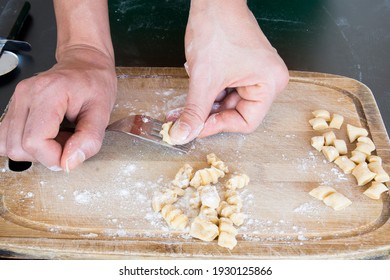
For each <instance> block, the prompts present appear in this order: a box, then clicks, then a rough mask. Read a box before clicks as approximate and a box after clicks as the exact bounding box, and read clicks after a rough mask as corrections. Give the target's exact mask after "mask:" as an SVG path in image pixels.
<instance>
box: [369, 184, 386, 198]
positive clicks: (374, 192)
mask: <svg viewBox="0 0 390 280" xmlns="http://www.w3.org/2000/svg"><path fill="white" fill-rule="evenodd" d="M388 190H389V189H388V188H387V187H386V186H385V184H383V183H380V182H372V184H371V186H370V187H369V188H368V189H367V190H366V191H365V192H364V193H363V194H365V195H366V196H368V197H369V198H371V199H379V198H380V197H381V194H382V193H384V192H386V191H388Z"/></svg>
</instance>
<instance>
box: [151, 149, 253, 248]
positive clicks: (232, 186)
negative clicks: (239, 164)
mask: <svg viewBox="0 0 390 280" xmlns="http://www.w3.org/2000/svg"><path fill="white" fill-rule="evenodd" d="M207 163H208V164H209V166H210V167H207V168H204V169H199V170H197V171H194V169H193V168H192V167H191V166H190V165H189V164H184V166H183V167H182V168H180V170H179V171H178V172H177V174H176V176H175V178H174V180H173V181H172V182H171V184H170V186H169V187H167V188H162V189H160V190H158V191H157V192H155V193H154V195H153V198H152V208H153V210H154V211H155V212H161V215H162V217H163V218H164V219H165V221H166V222H167V224H168V226H169V227H170V228H171V229H172V230H180V231H184V230H185V229H186V228H187V227H188V226H189V233H190V235H191V236H192V237H194V238H198V239H201V240H203V241H212V240H214V239H216V238H218V245H219V246H221V247H225V248H229V249H230V250H232V249H233V248H234V247H235V246H236V245H237V239H236V235H237V227H239V226H241V225H242V224H243V223H244V219H245V214H244V213H242V212H241V208H242V199H241V197H240V193H239V192H240V190H241V189H242V188H244V187H245V186H247V185H248V183H249V177H248V176H247V175H246V174H235V175H231V177H230V178H229V179H228V180H227V181H226V183H225V184H224V185H223V186H222V187H221V189H220V192H218V189H217V183H218V182H219V179H220V178H223V177H224V176H225V175H226V174H227V173H229V168H228V167H227V166H226V164H225V163H224V162H223V161H221V160H220V159H219V158H218V157H217V156H216V155H215V154H214V153H211V154H209V155H207ZM188 187H192V188H194V192H193V193H192V196H191V199H189V202H188V204H189V205H188V206H189V207H191V208H193V209H197V210H198V215H197V216H196V217H195V218H193V219H192V220H191V221H190V219H189V217H188V216H187V215H185V214H184V213H183V211H182V210H181V209H179V208H178V207H176V206H175V203H176V202H177V201H178V200H179V199H180V198H181V197H183V196H184V194H185V189H186V188H188ZM219 193H222V195H221V196H220V194H219ZM221 197H222V198H223V199H221Z"/></svg>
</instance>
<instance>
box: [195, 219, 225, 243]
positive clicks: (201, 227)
mask: <svg viewBox="0 0 390 280" xmlns="http://www.w3.org/2000/svg"><path fill="white" fill-rule="evenodd" d="M218 234H219V229H218V226H217V225H215V224H214V223H212V222H210V221H209V220H206V219H202V218H200V217H196V218H195V219H194V221H193V222H192V223H191V227H190V235H191V236H192V237H195V238H198V239H200V240H203V241H212V240H214V239H215V238H216V237H217V236H218Z"/></svg>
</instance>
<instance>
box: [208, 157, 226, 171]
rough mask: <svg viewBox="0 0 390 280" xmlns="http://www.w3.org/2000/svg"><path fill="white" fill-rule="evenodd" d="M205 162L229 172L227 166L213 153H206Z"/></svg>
mask: <svg viewBox="0 0 390 280" xmlns="http://www.w3.org/2000/svg"><path fill="white" fill-rule="evenodd" d="M207 163H208V164H210V165H211V166H214V167H215V168H217V169H219V170H221V171H223V172H225V173H229V168H228V167H227V166H226V164H225V163H224V162H223V161H222V160H220V159H219V158H217V156H216V155H215V154H214V153H212V154H208V155H207Z"/></svg>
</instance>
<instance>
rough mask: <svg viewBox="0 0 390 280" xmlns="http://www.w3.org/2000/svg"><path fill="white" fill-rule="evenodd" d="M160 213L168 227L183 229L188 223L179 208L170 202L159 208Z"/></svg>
mask: <svg viewBox="0 0 390 280" xmlns="http://www.w3.org/2000/svg"><path fill="white" fill-rule="evenodd" d="M161 215H162V216H163V218H164V220H165V221H166V222H167V224H168V225H169V227H170V228H172V229H175V230H184V229H185V227H186V226H187V223H188V217H187V216H186V215H184V214H183V211H181V210H180V209H179V208H176V207H175V206H173V205H172V204H167V205H165V206H164V207H163V208H162V209H161Z"/></svg>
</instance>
